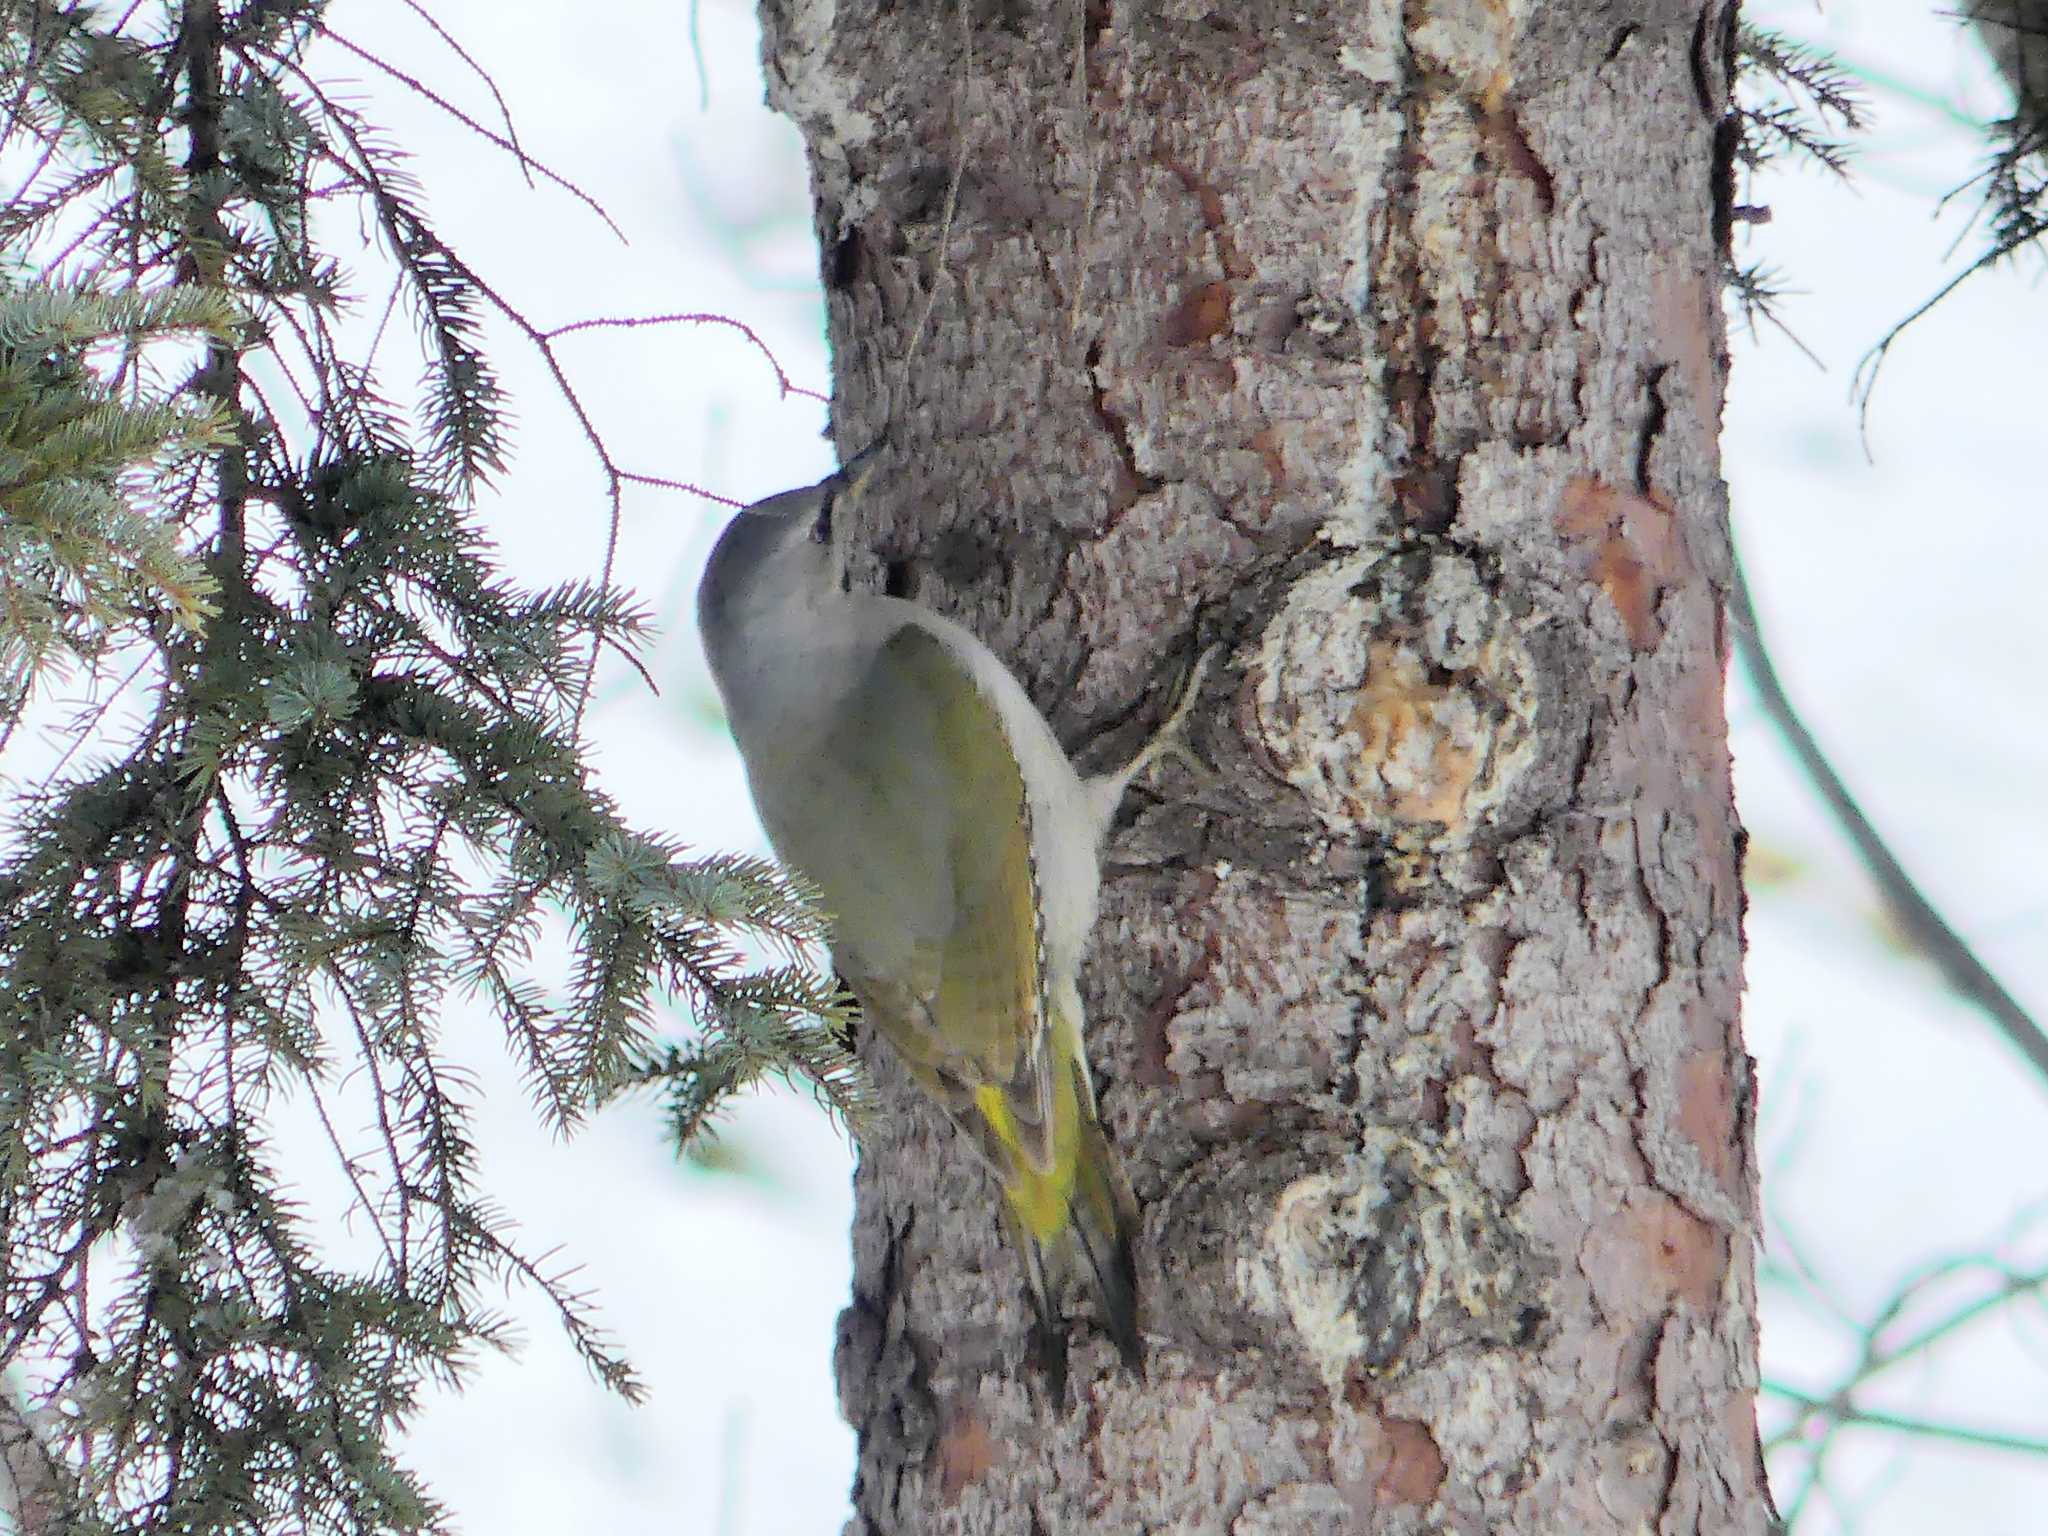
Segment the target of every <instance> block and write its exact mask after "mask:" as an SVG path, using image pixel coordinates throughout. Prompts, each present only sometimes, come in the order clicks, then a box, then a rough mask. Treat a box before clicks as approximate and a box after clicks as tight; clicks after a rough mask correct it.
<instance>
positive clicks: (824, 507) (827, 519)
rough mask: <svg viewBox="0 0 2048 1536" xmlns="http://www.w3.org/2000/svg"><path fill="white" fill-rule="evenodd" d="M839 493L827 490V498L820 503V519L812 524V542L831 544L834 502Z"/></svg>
mask: <svg viewBox="0 0 2048 1536" xmlns="http://www.w3.org/2000/svg"><path fill="white" fill-rule="evenodd" d="M836 497H837V493H836V492H834V491H827V492H826V493H825V499H824V500H823V501H822V502H820V503H819V504H818V520H817V521H816V522H815V523H813V524H811V542H812V543H813V544H830V543H831V542H832V503H833V501H834V500H835V499H836Z"/></svg>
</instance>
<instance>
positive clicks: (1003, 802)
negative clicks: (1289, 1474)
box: [770, 625, 1137, 1356]
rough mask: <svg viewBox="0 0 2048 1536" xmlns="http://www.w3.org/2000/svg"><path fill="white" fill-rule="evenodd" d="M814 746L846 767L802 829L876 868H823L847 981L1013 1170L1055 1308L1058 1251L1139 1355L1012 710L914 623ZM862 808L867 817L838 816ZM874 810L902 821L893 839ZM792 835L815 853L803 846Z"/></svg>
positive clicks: (886, 820)
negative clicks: (882, 831)
mask: <svg viewBox="0 0 2048 1536" xmlns="http://www.w3.org/2000/svg"><path fill="white" fill-rule="evenodd" d="M820 762H821V763H822V764H824V765H829V767H828V769H827V771H829V772H832V773H834V774H836V775H838V776H839V782H836V783H833V784H831V785H829V786H827V785H823V784H821V785H819V786H818V788H819V790H820V795H819V802H818V804H817V805H814V806H812V807H811V808H810V809H809V811H808V815H807V818H806V819H805V829H804V830H805V833H806V835H807V836H808V837H809V838H810V839H811V840H812V841H813V842H814V843H816V842H817V841H818V840H820V839H823V838H827V837H830V838H832V839H834V840H835V842H836V843H837V844H838V845H839V847H840V849H841V851H842V857H841V858H840V859H839V860H837V861H825V860H821V861H820V863H821V866H822V868H821V872H822V869H823V868H832V869H853V870H861V871H863V872H864V875H865V879H864V880H857V881H855V882H851V884H853V885H856V886H863V887H864V888H848V889H841V890H834V889H832V888H831V886H830V885H829V884H827V885H826V892H825V894H826V898H827V901H828V903H830V904H831V906H832V908H833V911H834V915H835V924H834V932H835V951H836V953H837V955H838V958H839V961H840V964H841V967H842V969H843V970H844V971H845V974H846V978H847V981H848V982H849V983H850V984H851V985H852V987H853V989H854V992H855V994H856V995H857V996H858V997H859V998H860V1000H861V1003H862V1006H863V1007H864V1008H865V1009H866V1010H867V1013H868V1015H869V1017H870V1019H871V1020H872V1021H873V1022H874V1024H875V1025H876V1027H877V1028H878V1029H879V1030H880V1031H881V1033H882V1034H883V1036H884V1037H885V1038H886V1039H888V1040H889V1042H890V1043H891V1045H892V1046H894V1047H895V1049H896V1050H897V1052H898V1053H899V1054H900V1055H901V1056H902V1058H903V1059H904V1060H905V1062H906V1063H907V1064H908V1065H909V1067H910V1069H911V1072H912V1074H913V1076H915V1077H916V1078H917V1080H918V1082H919V1084H920V1086H922V1087H923V1088H924V1089H925V1090H926V1091H927V1092H928V1093H929V1094H931V1096H932V1097H933V1098H934V1099H936V1100H937V1101H938V1102H939V1104H940V1105H942V1106H943V1107H944V1108H945V1110H946V1111H947V1113H948V1115H949V1116H950V1117H951V1118H952V1119H953V1121H954V1122H955V1123H956V1124H957V1125H958V1126H959V1127H960V1128H961V1129H962V1130H963V1131H964V1132H966V1133H967V1135H968V1136H969V1137H970V1138H971V1139H972V1141H973V1143H974V1145H975V1147H976V1148H977V1149H978V1150H979V1151H980V1153H981V1156H982V1157H983V1159H984V1160H985V1161H986V1162H987V1163H988V1165H989V1166H990V1168H991V1169H992V1170H993V1171H994V1172H995V1174H996V1176H997V1178H998V1179H999V1180H1000V1181H1001V1183H1002V1186H1003V1193H1004V1196H1005V1203H1006V1205H1007V1206H1008V1213H1007V1223H1006V1224H1007V1225H1008V1226H1009V1227H1010V1229H1011V1230H1012V1232H1013V1234H1014V1235H1015V1236H1016V1237H1017V1238H1018V1239H1020V1242H1021V1244H1022V1246H1023V1247H1024V1249H1025V1257H1026V1260H1027V1269H1028V1270H1029V1271H1030V1274H1031V1277H1032V1283H1033V1289H1034V1291H1035V1292H1036V1293H1037V1296H1038V1302H1039V1306H1040V1310H1041V1313H1042V1315H1043V1316H1044V1317H1045V1318H1046V1319H1047V1320H1048V1321H1049V1320H1050V1319H1051V1316H1052V1310H1051V1300H1050V1297H1049V1295H1048V1294H1047V1289H1046V1280H1045V1260H1046V1258H1047V1257H1048V1256H1056V1257H1057V1258H1058V1259H1059V1260H1060V1261H1061V1263H1062V1264H1063V1266H1064V1267H1065V1268H1067V1269H1070V1270H1072V1269H1079V1270H1080V1271H1082V1273H1083V1275H1084V1276H1085V1277H1086V1278H1088V1279H1089V1280H1090V1282H1091V1284H1092V1287H1093V1288H1094V1289H1095V1290H1096V1291H1097V1294H1098V1295H1099V1296H1100V1297H1101V1298H1102V1301H1103V1310H1104V1313H1105V1317H1104V1322H1105V1323H1106V1325H1107V1326H1108V1327H1109V1328H1110V1330H1111V1332H1112V1333H1113V1334H1114V1335H1115V1336H1116V1338H1117V1340H1118V1343H1119V1344H1120V1345H1121V1346H1122V1347H1123V1348H1124V1351H1125V1353H1126V1355H1127V1356H1131V1355H1134V1354H1135V1351H1136V1340H1137V1333H1136V1318H1135V1294H1134V1288H1133V1285H1132V1279H1131V1257H1130V1234H1131V1231H1132V1229H1133V1227H1134V1225H1135V1217H1136V1212H1135V1208H1134V1206H1133V1205H1132V1203H1131V1200H1130V1196H1129V1193H1128V1189H1127V1186H1126V1185H1125V1184H1124V1181H1123V1178H1122V1174H1121V1171H1120V1170H1119V1169H1118V1168H1117V1167H1116V1165H1115V1161H1114V1158H1113V1156H1112V1154H1111V1152H1110V1149H1109V1144H1108V1142H1107V1140H1106V1139H1105V1137H1104V1136H1103V1133H1102V1128H1101V1126H1100V1124H1099V1123H1098V1121H1097V1119H1096V1113H1095V1101H1094V1094H1093V1092H1092V1090H1091V1089H1090V1088H1089V1086H1088V1076H1087V1068H1086V1066H1085V1065H1084V1064H1083V1061H1082V1055H1081V1051H1082V1046H1081V1032H1080V1000H1079V998H1078V997H1077V996H1074V995H1073V988H1072V985H1071V978H1068V979H1067V980H1066V982H1065V983H1064V984H1062V985H1061V986H1060V987H1059V989H1058V990H1059V992H1060V994H1061V995H1059V996H1058V997H1054V996H1053V995H1052V994H1053V990H1054V989H1053V984H1052V983H1051V981H1050V979H1049V978H1048V977H1047V975H1046V962H1045V948H1044V942H1043V932H1042V925H1041V921H1040V911H1041V903H1040V901H1039V896H1038V891H1037V887H1036V878H1037V877H1036V869H1035V865H1034V860H1033V856H1032V827H1031V815H1030V801H1029V798H1028V796H1027V795H1026V793H1025V788H1024V779H1023V775H1022V773H1021V771H1020V770H1019V768H1018V766H1017V758H1016V754H1015V752H1014V750H1013V749H1012V747H1011V745H1010V740H1009V736H1008V734H1007V732H1006V731H1005V730H1004V728H1003V723H1002V718H1001V716H1000V714H999V713H998V712H997V710H996V708H995V706H994V704H993V703H991V702H990V700H989V699H988V698H987V697H986V695H984V694H983V693H982V691H981V689H980V688H979V687H978V686H977V685H976V683H975V681H974V678H973V676H972V674H971V672H970V671H969V670H968V668H967V667H966V666H964V665H963V664H962V663H961V662H960V661H959V660H958V659H957V658H956V657H955V656H954V655H953V653H952V652H951V651H950V650H948V649H947V647H946V645H945V643H944V642H943V641H941V640H940V639H939V638H938V637H937V636H936V635H933V634H931V633H930V632H928V631H926V630H923V629H920V628H917V627H916V626H913V625H905V626H904V627H903V628H901V629H899V630H898V631H897V632H896V633H895V634H894V635H893V636H892V637H891V638H890V639H889V640H888V642H887V643H886V644H884V645H883V646H882V647H881V649H880V650H879V652H878V653H877V655H876V657H875V660H874V662H873V663H872V665H871V666H870V667H869V669H868V671H867V673H866V675H865V676H864V678H863V679H862V681H861V683H860V684H859V685H858V687H857V688H856V689H855V690H854V692H853V695H852V696H851V697H850V698H849V699H848V701H847V706H846V709H845V712H844V713H843V714H842V715H841V716H840V723H839V724H838V725H837V726H836V727H835V728H834V729H833V730H832V731H831V732H830V733H829V734H828V737H827V740H826V741H825V742H824V744H823V751H822V753H821V754H820ZM795 816H796V812H794V811H793V812H792V817H793V818H794V817H795ZM849 816H851V817H854V818H855V819H856V821H858V820H861V819H869V818H872V819H870V820H869V824H868V825H867V826H866V827H862V826H859V825H853V826H847V825H844V824H843V819H844V818H845V817H849ZM877 828H888V829H891V838H890V840H889V841H888V842H886V843H878V841H877V839H876V836H875V830H876V829H877ZM770 830H771V832H774V831H775V830H776V829H775V828H774V827H773V826H771V828H770ZM802 840H803V839H801V838H798V839H795V841H802ZM781 841H782V839H781V837H780V836H778V845H780V843H781ZM854 849H857V850H858V852H857V853H855V852H853V851H852V850H854ZM787 852H788V854H789V856H790V857H791V859H792V862H794V863H797V864H798V865H799V866H804V865H805V862H806V861H805V859H804V858H803V856H802V852H801V850H800V849H799V848H797V847H794V846H793V847H791V848H789V849H788V850H787ZM821 883H822V882H821ZM934 886H936V887H937V889H936V890H935V889H934ZM935 898H936V899H935ZM906 932H907V933H908V934H909V935H910V943H909V947H908V949H907V950H905V949H904V947H903V935H904V934H905V933H906ZM881 957H886V959H885V960H884V959H882V958H881Z"/></svg>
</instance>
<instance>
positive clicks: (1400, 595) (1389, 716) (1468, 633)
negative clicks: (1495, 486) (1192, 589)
mask: <svg viewBox="0 0 2048 1536" xmlns="http://www.w3.org/2000/svg"><path fill="white" fill-rule="evenodd" d="M1535 699H1536V689H1535V683H1534V667H1533V664H1532V662H1531V660H1530V657H1529V655H1528V653H1527V651H1526V650H1525V649H1524V647H1523V645H1522V641H1521V635H1520V629H1519V626H1518V625H1517V623H1516V622H1515V620H1514V619H1513V617H1512V616H1511V615H1510V614H1509V613H1508V612H1507V610H1506V609H1505V608H1504V606H1503V605H1502V603H1501V601H1500V599H1499V597H1498V596H1497V595H1496V594H1495V593H1493V592H1492V591H1490V590H1489V589H1488V587H1487V585H1486V583H1485V582H1484V580H1483V579H1482V577H1481V575H1480V573H1479V572H1478V571H1477V570H1476V569H1475V568H1474V566H1473V565H1472V563H1471V562H1470V561H1469V560H1467V559H1465V558H1464V557H1463V556H1461V555H1457V554H1454V553H1450V552H1444V551H1438V552H1434V553H1430V554H1412V553H1411V554H1408V555H1403V556H1398V557H1394V556H1384V555H1375V554H1372V553H1367V552H1361V553H1359V554H1357V555H1355V556H1353V557H1351V558H1349V559H1345V560H1342V561H1338V562H1336V563H1334V564H1332V565H1330V566H1327V567H1324V568H1323V569H1322V570H1320V571H1318V572H1315V573H1313V574H1311V575H1310V576H1309V577H1308V578H1306V579H1305V580H1303V581H1302V582H1300V583H1298V584H1297V585H1296V587H1295V589H1294V591H1293V592H1292V593H1291V594H1290V595H1289V598H1288V601H1287V603H1286V604H1285V605H1284V606H1283V607H1282V609H1281V612H1280V614H1279V615H1278V617H1277V618H1276V619H1275V620H1274V622H1273V624H1272V625H1271V626H1270V627H1269V629H1268V630H1267V633H1266V636H1265V639H1264V644H1263V647H1262V650H1261V658H1260V664H1259V667H1258V671H1257V682H1256V694H1255V709H1256V721H1257V727H1258V732H1259V737H1260V744H1261V746H1262V747H1263V748H1264V751H1265V755H1266V757H1267V759H1268V760H1269V761H1270V762H1271V763H1272V764H1273V765H1274V766H1275V768H1276V769H1277V770H1278V772H1279V774H1280V776H1281V777H1283V778H1285V779H1286V780H1287V781H1288V782H1289V783H1291V784H1292V785H1294V786H1295V788H1297V789H1299V790H1300V791H1301V792H1302V794H1303V795H1304V796H1305V797H1306V798H1307V799H1308V802H1309V804H1310V805H1311V807H1312V808H1313V809H1314V810H1315V812H1316V814H1317V815H1318V816H1319V817H1320V818H1321V819H1322V820H1323V822H1324V824H1325V825H1326V826H1328V827H1329V828H1330V829H1331V830H1332V831H1333V832H1336V833H1338V834H1340V835H1347V836H1352V837H1356V836H1359V835H1361V834H1364V835H1368V836H1372V837H1376V838H1379V839H1382V840H1384V841H1385V842H1386V843H1388V844H1389V845H1391V846H1393V847H1394V848H1396V849H1400V850H1403V851H1415V852H1421V851H1438V852H1441V851H1447V850H1450V849H1453V848H1457V847H1461V846H1464V845H1466V844H1469V843H1471V842H1473V841H1475V840H1476V839H1478V838H1479V837H1481V836H1482V835H1483V834H1484V833H1485V832H1486V831H1487V830H1488V829H1489V827H1490V826H1491V824H1492V818H1493V814H1494V813H1495V812H1496V811H1497V810H1498V809H1500V807H1501V806H1502V805H1503V804H1504V802H1506V801H1507V799H1508V797H1509V795H1510V793H1511V792H1512V791H1513V789H1514V788H1515V786H1516V784H1517V783H1518V782H1519V780H1520V779H1521V777H1522V776H1523V774H1524V773H1525V772H1526V771H1527V769H1528V768H1529V767H1530V766H1531V764H1532V763H1533V761H1534V759H1535V756H1536V730H1535V714H1536V704H1535Z"/></svg>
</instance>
